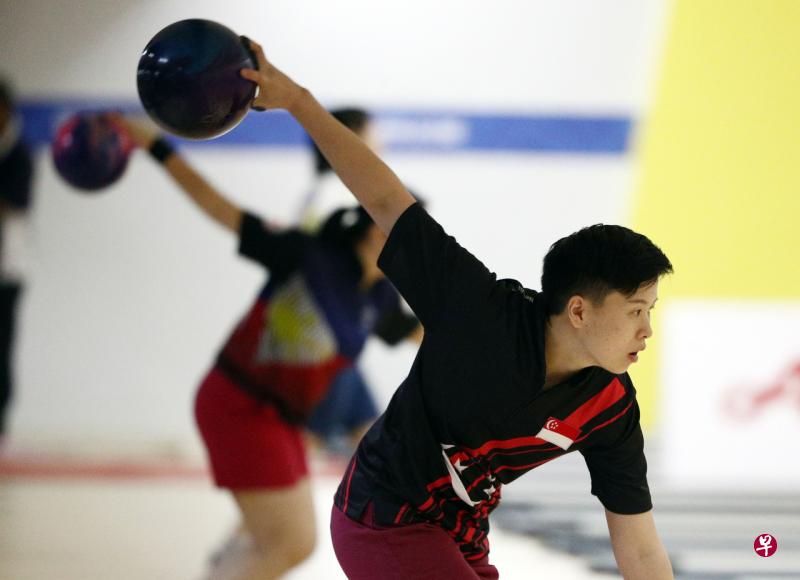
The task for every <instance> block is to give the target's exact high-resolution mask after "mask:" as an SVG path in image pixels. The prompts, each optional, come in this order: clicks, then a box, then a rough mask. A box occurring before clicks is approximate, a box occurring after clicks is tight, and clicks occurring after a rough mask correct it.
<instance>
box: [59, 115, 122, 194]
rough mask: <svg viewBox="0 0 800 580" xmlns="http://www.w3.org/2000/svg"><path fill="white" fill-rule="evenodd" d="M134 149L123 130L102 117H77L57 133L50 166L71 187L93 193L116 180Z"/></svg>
mask: <svg viewBox="0 0 800 580" xmlns="http://www.w3.org/2000/svg"><path fill="white" fill-rule="evenodd" d="M133 148H134V143H133V141H132V140H131V138H130V136H129V135H128V132H127V131H126V129H125V127H123V126H122V125H120V124H119V123H118V122H116V121H114V120H113V119H110V118H109V117H108V116H106V115H103V114H101V113H79V114H76V115H73V116H71V117H69V118H68V119H67V120H66V121H64V122H63V123H62V124H61V125H60V126H59V127H58V129H57V130H56V134H55V138H54V139H53V144H52V154H53V162H54V164H55V167H56V170H57V171H58V173H59V175H60V176H61V177H62V178H63V179H64V180H65V181H66V182H67V183H69V184H70V185H72V186H73V187H75V188H77V189H79V190H82V191H86V192H94V191H98V190H101V189H103V188H105V187H108V186H109V185H111V184H112V183H114V182H115V181H116V180H117V179H119V178H120V177H121V176H122V174H123V173H124V172H125V168H126V167H127V166H128V158H129V157H130V153H131V151H132V150H133Z"/></svg>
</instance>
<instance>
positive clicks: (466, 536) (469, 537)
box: [464, 528, 477, 542]
mask: <svg viewBox="0 0 800 580" xmlns="http://www.w3.org/2000/svg"><path fill="white" fill-rule="evenodd" d="M476 529H477V528H470V529H468V530H467V533H466V534H464V541H465V542H469V541H470V540H472V536H474V535H475V530H476Z"/></svg>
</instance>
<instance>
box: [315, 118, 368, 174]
mask: <svg viewBox="0 0 800 580" xmlns="http://www.w3.org/2000/svg"><path fill="white" fill-rule="evenodd" d="M331 115H333V116H334V118H335V119H336V120H337V121H339V122H340V123H341V124H342V125H344V126H345V127H347V128H348V129H350V130H351V131H353V132H354V133H360V132H361V131H362V130H363V129H364V127H366V126H367V123H369V120H370V116H369V113H367V112H366V111H365V110H364V109H358V108H355V107H346V108H342V109H333V110H332V111H331ZM311 146H312V147H313V150H314V169H315V171H316V172H317V175H322V174H323V173H325V172H326V171H330V170H331V165H330V163H328V160H327V159H325V156H324V155H323V154H322V151H320V150H319V147H317V146H316V145H315V144H314V142H313V141H312V142H311Z"/></svg>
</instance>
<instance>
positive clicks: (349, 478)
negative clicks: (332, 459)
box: [342, 457, 357, 513]
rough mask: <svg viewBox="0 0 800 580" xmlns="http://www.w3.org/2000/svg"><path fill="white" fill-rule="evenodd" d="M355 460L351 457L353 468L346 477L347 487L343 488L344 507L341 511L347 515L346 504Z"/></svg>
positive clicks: (354, 468)
mask: <svg viewBox="0 0 800 580" xmlns="http://www.w3.org/2000/svg"><path fill="white" fill-rule="evenodd" d="M356 461H357V460H356V458H355V457H353V466H352V467H351V468H350V475H348V476H347V485H346V486H345V488H344V507H343V508H342V511H343V512H344V513H347V502H348V500H349V499H350V483H352V481H353V473H354V472H355V470H356Z"/></svg>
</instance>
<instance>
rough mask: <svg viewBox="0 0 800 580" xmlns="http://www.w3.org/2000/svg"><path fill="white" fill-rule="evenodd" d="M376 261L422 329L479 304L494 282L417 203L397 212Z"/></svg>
mask: <svg viewBox="0 0 800 580" xmlns="http://www.w3.org/2000/svg"><path fill="white" fill-rule="evenodd" d="M378 265H379V266H380V268H381V270H383V272H384V273H385V274H386V276H387V277H388V278H389V280H391V282H392V283H393V284H394V286H395V287H396V288H397V290H398V291H399V292H400V294H401V295H402V296H403V298H405V300H406V301H407V302H408V304H409V306H410V307H411V309H412V310H413V311H414V313H415V314H416V315H417V316H418V317H419V320H420V321H421V322H422V324H423V326H425V328H426V329H432V328H435V326H436V325H437V324H438V323H440V322H441V321H442V319H443V317H445V316H447V315H449V316H451V317H453V316H455V317H458V316H460V315H466V314H471V313H474V312H475V311H476V309H480V307H481V305H482V304H484V303H485V301H486V299H487V298H488V296H489V295H490V294H491V292H492V290H493V289H494V286H495V282H496V276H495V275H494V274H493V273H491V272H490V271H489V270H488V269H487V268H486V267H485V266H484V265H483V264H482V263H481V261H480V260H478V259H477V258H476V257H475V256H473V255H472V254H470V253H469V252H468V251H467V250H465V249H464V248H462V247H461V246H460V245H459V244H458V242H457V241H456V240H455V238H453V237H452V236H449V235H447V233H446V232H445V231H444V229H443V228H442V226H440V225H439V224H438V223H437V222H436V221H435V220H434V219H433V218H432V217H430V215H428V213H427V212H426V211H425V210H424V209H423V208H422V206H420V205H419V204H418V203H415V204H413V205H411V206H410V207H409V208H408V209H407V210H406V211H405V212H403V214H402V215H401V216H400V217H399V218H398V220H397V222H396V223H395V225H394V227H393V228H392V231H391V233H390V234H389V239H388V240H387V241H386V245H385V246H384V248H383V251H382V253H381V256H380V259H379V260H378Z"/></svg>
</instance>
